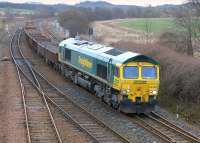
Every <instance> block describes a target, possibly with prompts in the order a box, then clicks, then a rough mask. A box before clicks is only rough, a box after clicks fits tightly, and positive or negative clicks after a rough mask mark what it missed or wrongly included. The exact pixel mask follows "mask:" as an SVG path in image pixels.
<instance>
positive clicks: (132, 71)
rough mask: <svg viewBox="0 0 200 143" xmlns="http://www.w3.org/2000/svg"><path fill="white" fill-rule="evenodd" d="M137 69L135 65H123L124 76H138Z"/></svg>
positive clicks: (130, 77)
mask: <svg viewBox="0 0 200 143" xmlns="http://www.w3.org/2000/svg"><path fill="white" fill-rule="evenodd" d="M138 76H139V69H138V67H136V66H126V67H124V78H127V79H133V78H138Z"/></svg>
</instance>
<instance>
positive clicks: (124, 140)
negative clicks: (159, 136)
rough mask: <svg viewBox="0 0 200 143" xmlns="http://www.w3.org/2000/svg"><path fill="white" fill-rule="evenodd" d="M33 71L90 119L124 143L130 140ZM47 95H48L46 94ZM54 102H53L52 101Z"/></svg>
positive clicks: (128, 142)
mask: <svg viewBox="0 0 200 143" xmlns="http://www.w3.org/2000/svg"><path fill="white" fill-rule="evenodd" d="M33 70H34V72H35V73H36V74H37V75H38V76H40V77H41V78H42V79H43V80H45V81H46V82H47V83H48V84H49V85H50V86H51V87H52V88H54V89H55V90H56V91H57V92H58V93H59V94H60V96H62V97H63V98H65V99H66V100H68V101H70V102H71V103H72V104H73V105H74V106H75V107H77V108H79V109H80V110H82V111H83V112H85V113H86V114H88V115H89V116H90V117H91V118H92V119H94V120H95V121H96V122H98V123H99V124H101V125H102V126H104V127H105V128H107V129H108V130H110V131H111V132H112V133H113V134H114V135H116V136H118V137H119V138H120V139H121V140H122V141H123V142H126V143H130V142H131V141H129V140H128V139H126V138H125V137H123V136H122V135H120V134H119V133H117V132H116V131H114V130H113V129H112V128H110V127H108V126H107V125H106V124H105V123H103V122H102V121H101V120H99V119H97V118H96V117H95V116H94V115H92V114H91V113H90V112H89V111H87V110H86V109H85V108H84V107H82V106H81V105H79V104H77V103H75V102H74V101H73V100H72V99H70V98H68V97H67V96H68V95H66V94H65V93H63V92H62V91H61V90H60V89H58V88H57V87H56V86H55V85H53V84H52V83H51V82H50V81H49V80H48V79H46V78H45V77H44V76H43V75H42V74H41V73H39V72H38V71H37V70H35V69H33ZM48 97H49V96H48ZM49 100H50V101H51V102H52V103H53V102H54V101H53V100H51V98H50V97H49ZM54 103H55V102H54Z"/></svg>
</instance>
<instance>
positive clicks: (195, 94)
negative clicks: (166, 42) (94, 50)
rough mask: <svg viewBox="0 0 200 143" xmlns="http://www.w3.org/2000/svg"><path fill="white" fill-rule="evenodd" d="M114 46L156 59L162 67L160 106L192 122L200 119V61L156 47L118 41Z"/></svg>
mask: <svg viewBox="0 0 200 143" xmlns="http://www.w3.org/2000/svg"><path fill="white" fill-rule="evenodd" d="M113 46H115V47H119V48H125V49H128V50H130V51H134V52H139V53H143V54H146V55H148V56H151V57H153V58H155V59H157V60H158V61H159V62H160V64H161V85H160V93H159V101H160V104H161V105H164V106H166V107H169V108H170V109H172V110H173V111H174V112H177V113H179V114H181V115H183V116H184V117H186V118H188V119H190V120H198V119H200V113H199V110H200V106H199V104H200V76H199V73H200V61H199V59H194V58H193V57H190V56H187V55H183V54H180V53H177V52H175V51H173V50H171V49H168V48H166V47H161V46H160V45H156V44H155V45H151V46H148V47H147V46H146V45H138V44H136V43H132V42H118V43H115V44H113ZM144 47H145V48H144Z"/></svg>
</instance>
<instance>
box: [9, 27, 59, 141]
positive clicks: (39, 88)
mask: <svg viewBox="0 0 200 143" xmlns="http://www.w3.org/2000/svg"><path fill="white" fill-rule="evenodd" d="M19 31H20V30H19ZM17 32H18V30H17V31H16V32H15V35H16V34H17ZM20 38H21V31H20V33H19V37H18V39H17V44H18V45H17V47H18V50H19V52H20V54H21V56H22V58H23V59H24V61H25V63H26V64H27V66H28V68H29V70H30V72H31V74H32V75H33V78H34V80H35V82H34V83H35V84H37V85H36V87H37V89H38V90H41V87H40V84H39V82H38V80H37V78H36V76H35V74H34V72H33V70H32V68H31V66H30V65H29V63H28V62H27V61H26V60H25V57H24V55H23V54H22V51H21V49H20V45H19V43H20V41H19V40H20ZM11 54H12V55H13V57H14V61H15V64H16V66H17V67H18V68H19V69H20V71H21V72H22V73H24V72H23V69H22V68H21V67H20V65H19V64H18V63H17V62H16V59H15V56H14V54H13V51H12V46H11ZM24 74H25V73H24ZM42 93H43V92H42ZM42 98H43V101H44V103H45V106H46V108H47V110H48V114H49V116H50V119H51V122H52V124H53V126H54V129H55V132H56V135H57V137H58V140H59V143H62V139H61V137H60V134H59V132H58V129H57V127H56V124H55V121H54V118H53V115H52V113H51V110H50V108H49V106H48V103H47V101H46V98H45V95H44V93H43V94H42ZM29 131H30V130H29ZM29 133H30V132H29Z"/></svg>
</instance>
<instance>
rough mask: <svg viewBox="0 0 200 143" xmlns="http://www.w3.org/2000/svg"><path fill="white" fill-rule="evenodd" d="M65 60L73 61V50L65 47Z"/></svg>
mask: <svg viewBox="0 0 200 143" xmlns="http://www.w3.org/2000/svg"><path fill="white" fill-rule="evenodd" d="M65 60H67V61H71V50H69V49H66V48H65Z"/></svg>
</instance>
